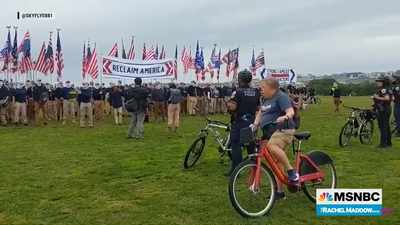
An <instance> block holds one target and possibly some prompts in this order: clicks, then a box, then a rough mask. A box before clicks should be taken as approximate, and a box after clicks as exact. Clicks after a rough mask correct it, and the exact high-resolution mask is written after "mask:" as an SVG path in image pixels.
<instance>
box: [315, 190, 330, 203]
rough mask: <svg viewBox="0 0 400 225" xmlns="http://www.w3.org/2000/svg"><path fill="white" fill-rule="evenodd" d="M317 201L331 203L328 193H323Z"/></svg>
mask: <svg viewBox="0 0 400 225" xmlns="http://www.w3.org/2000/svg"><path fill="white" fill-rule="evenodd" d="M318 200H319V201H328V202H331V201H333V198H332V195H330V194H329V192H324V193H322V194H320V195H319V199H318Z"/></svg>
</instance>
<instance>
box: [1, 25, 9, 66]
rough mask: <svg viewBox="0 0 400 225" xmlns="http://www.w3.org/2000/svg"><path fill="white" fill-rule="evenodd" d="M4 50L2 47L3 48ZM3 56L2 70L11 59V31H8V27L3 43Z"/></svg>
mask: <svg viewBox="0 0 400 225" xmlns="http://www.w3.org/2000/svg"><path fill="white" fill-rule="evenodd" d="M3 50H4V49H3ZM4 54H5V57H4V66H3V69H2V71H5V70H7V69H8V64H9V62H10V59H11V33H10V29H8V34H7V41H6V45H5V52H4Z"/></svg>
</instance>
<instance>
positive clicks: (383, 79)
mask: <svg viewBox="0 0 400 225" xmlns="http://www.w3.org/2000/svg"><path fill="white" fill-rule="evenodd" d="M388 80H389V78H388V77H387V76H378V77H377V78H376V80H375V81H382V82H386V81H388Z"/></svg>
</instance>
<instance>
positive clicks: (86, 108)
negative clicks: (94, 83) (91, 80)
mask: <svg viewBox="0 0 400 225" xmlns="http://www.w3.org/2000/svg"><path fill="white" fill-rule="evenodd" d="M78 94H79V96H80V102H81V105H80V112H81V119H80V125H81V128H83V127H85V118H88V123H89V127H90V128H93V108H92V96H93V94H92V89H91V88H89V85H88V83H86V82H85V83H83V84H82V88H81V89H80V90H79V91H78Z"/></svg>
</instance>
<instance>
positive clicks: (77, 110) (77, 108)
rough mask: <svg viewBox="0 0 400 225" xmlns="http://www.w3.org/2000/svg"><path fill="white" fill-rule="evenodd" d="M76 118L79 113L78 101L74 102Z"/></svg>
mask: <svg viewBox="0 0 400 225" xmlns="http://www.w3.org/2000/svg"><path fill="white" fill-rule="evenodd" d="M74 106H75V107H74V116H76V115H77V114H78V112H79V103H78V101H76V100H74Z"/></svg>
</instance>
